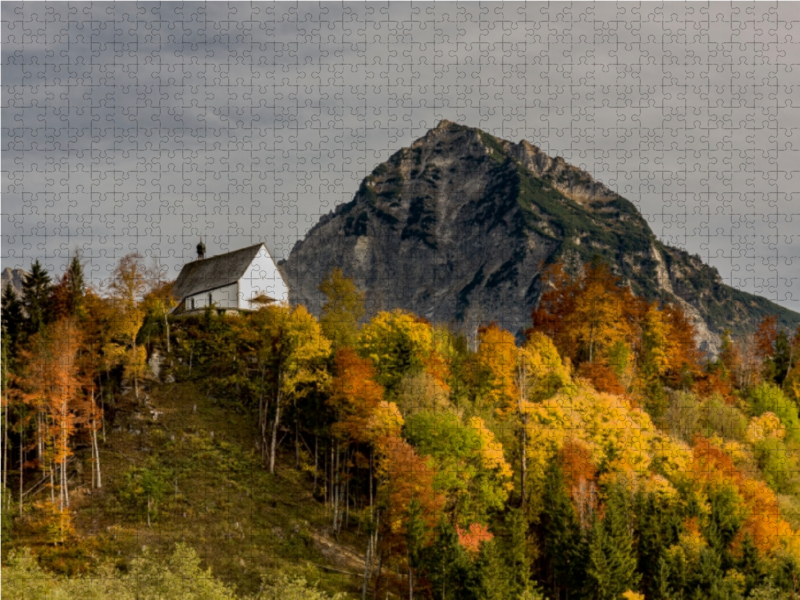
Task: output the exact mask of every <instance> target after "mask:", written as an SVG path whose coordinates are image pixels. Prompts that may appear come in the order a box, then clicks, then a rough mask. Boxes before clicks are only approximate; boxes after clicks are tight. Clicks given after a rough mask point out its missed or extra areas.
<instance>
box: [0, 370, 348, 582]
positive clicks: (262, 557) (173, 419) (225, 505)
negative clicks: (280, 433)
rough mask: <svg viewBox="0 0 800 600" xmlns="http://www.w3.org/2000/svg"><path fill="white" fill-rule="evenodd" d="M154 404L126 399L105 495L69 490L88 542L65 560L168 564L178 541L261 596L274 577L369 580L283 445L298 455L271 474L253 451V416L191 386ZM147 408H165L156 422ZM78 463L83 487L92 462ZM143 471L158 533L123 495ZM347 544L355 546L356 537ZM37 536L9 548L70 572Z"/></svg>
mask: <svg viewBox="0 0 800 600" xmlns="http://www.w3.org/2000/svg"><path fill="white" fill-rule="evenodd" d="M148 395H149V400H148V406H147V407H146V408H143V409H140V410H136V404H135V403H133V402H132V401H128V402H127V404H126V405H125V407H124V408H125V410H120V411H118V413H117V416H116V418H115V423H114V425H113V427H112V428H110V429H111V430H110V431H107V442H106V443H105V444H103V445H102V446H101V450H100V452H101V460H102V464H103V474H104V481H103V483H104V486H103V490H102V492H97V491H96V492H94V493H91V492H90V491H89V486H88V485H86V486H85V488H83V489H79V488H78V485H77V482H74V483H73V484H72V485H73V489H74V493H73V495H72V500H73V504H72V506H73V508H74V509H75V515H76V516H75V523H76V528H77V531H78V533H79V535H80V536H81V537H82V539H83V540H84V541H83V542H82V544H81V545H80V546H78V547H75V546H73V547H72V548H71V549H70V551H69V552H68V553H66V554H68V555H70V556H72V557H74V558H73V559H72V560H73V562H75V561H77V562H80V559H81V556H83V555H93V556H97V557H101V556H108V557H112V558H114V559H115V560H116V561H117V563H118V564H119V565H120V566H121V567H123V568H124V565H125V564H126V563H127V562H128V561H129V560H130V559H132V558H133V557H134V556H136V555H137V554H138V553H140V552H141V551H142V549H143V547H144V546H147V547H148V548H149V549H150V551H151V552H154V553H155V554H156V555H158V556H166V555H167V554H170V553H171V550H172V547H173V545H174V543H175V542H177V541H185V542H187V543H189V544H190V545H191V546H192V547H194V548H195V550H197V552H198V554H199V555H200V556H201V557H202V558H203V561H204V566H209V567H211V568H212V571H213V573H214V575H216V576H218V577H219V578H221V579H222V580H224V581H226V582H228V583H231V584H234V585H235V586H236V587H237V589H238V590H239V591H240V592H255V591H256V590H257V589H258V586H259V583H260V579H261V577H260V574H261V573H269V572H274V571H275V570H277V569H283V570H292V571H295V572H299V573H302V574H303V575H305V576H306V578H307V579H308V580H309V581H312V582H313V581H317V580H319V586H320V588H321V589H324V590H326V591H329V592H334V591H345V592H350V593H353V594H355V593H356V592H357V591H359V589H360V587H359V586H360V581H359V580H358V577H357V576H348V575H346V574H344V573H342V571H343V572H348V573H353V574H357V573H359V572H362V573H363V562H362V557H363V554H362V552H363V550H362V549H361V548H360V546H361V543H358V544H357V546H358V547H356V545H353V546H351V545H348V543H347V542H348V534H343V536H342V539H341V540H340V541H339V542H337V541H335V540H333V539H330V537H328V535H327V534H326V532H327V530H328V528H329V523H330V518H329V517H328V515H327V514H326V512H325V507H324V505H323V504H321V503H320V502H319V501H317V500H315V499H314V498H313V497H312V487H313V484H312V481H313V479H312V473H313V466H312V467H310V468H306V470H305V471H303V470H301V471H297V470H295V468H294V451H293V450H294V447H293V444H290V443H289V441H288V438H287V441H285V442H284V446H285V447H284V450H285V451H286V452H288V450H289V449H290V447H291V450H292V451H291V453H287V454H285V455H284V456H282V457H281V458H279V463H278V468H277V472H276V474H275V475H274V476H273V475H270V474H269V473H268V472H267V471H266V470H265V469H264V468H263V467H262V466H261V464H260V460H259V458H258V457H257V456H256V454H255V453H254V450H253V440H254V438H255V428H254V425H253V422H252V421H253V420H252V417H250V416H248V415H243V414H236V413H235V412H233V411H232V410H230V409H226V408H224V407H222V406H219V405H217V404H216V403H215V401H214V400H212V399H209V398H206V397H205V395H204V394H203V393H201V392H200V391H199V390H198V389H197V388H196V387H195V386H194V385H192V384H183V383H182V384H169V385H154V386H153V388H152V389H151V390H150V391H149V392H148ZM150 409H154V410H156V411H158V414H157V416H156V418H155V419H154V418H153V416H152V413H151V410H150ZM87 454H88V450H87ZM81 458H84V459H86V460H85V463H84V464H85V465H86V467H85V468H84V472H83V474H82V478H83V479H84V480H85V482H86V483H87V484H88V483H89V482H90V472H89V470H88V469H89V468H88V464H89V462H88V456H81ZM312 460H313V459H312ZM312 465H313V462H312ZM142 467H147V468H149V469H150V470H151V472H154V473H160V474H159V475H158V476H157V478H158V479H159V480H160V481H161V482H162V485H163V487H164V492H163V496H162V500H161V501H160V502H159V504H158V507H157V512H158V514H157V516H156V517H155V518H152V519H151V526H148V525H147V511H146V500H142V499H143V498H146V496H145V495H143V494H139V496H138V497H139V499H140V502H139V503H138V504H137V502H136V500H134V499H131V498H130V497H129V498H128V499H126V497H125V490H126V489H128V490H133V489H134V488H135V484H134V485H131V484H130V483H128V482H127V480H129V477H126V473H130V472H131V469H135V468H142ZM349 535H350V537H349V541H351V542H355V541H357V540H358V539H359V538H358V537H357V536H356V535H355V533H351V534H349ZM361 537H363V536H361ZM40 539H41V538H40V537H38V536H36V535H35V534H34V533H33V531H32V530H31V529H30V528H27V529H26V528H25V527H18V528H17V531H16V532H15V536H14V541H13V543H12V544H11V545H10V546H11V547H15V546H32V547H34V548H37V547H38V550H39V552H42V553H44V554H49V555H51V557H52V559H51V564H54V565H56V566H57V565H58V564H61V565H62V568H63V565H64V562H63V560H60V559H59V558H58V557H57V555H58V554H59V552H62V551H60V550H54V549H52V548H48V547H46V546H43V545H42V544H41V541H40ZM4 546H6V548H5V549H6V550H8V548H9V545H8V544H4ZM67 560H69V559H67ZM65 570H66V569H65Z"/></svg>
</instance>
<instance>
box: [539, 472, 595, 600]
mask: <svg viewBox="0 0 800 600" xmlns="http://www.w3.org/2000/svg"><path fill="white" fill-rule="evenodd" d="M543 500H544V506H543V512H542V537H543V542H544V546H545V557H544V558H545V564H544V569H543V571H544V572H543V574H542V575H543V579H544V580H545V581H548V582H549V583H550V586H551V588H552V590H553V595H554V598H555V599H556V600H558V599H559V598H561V597H571V596H572V595H573V592H578V591H580V590H581V588H582V587H583V584H584V577H585V571H586V564H587V562H586V561H587V546H586V539H585V538H584V536H583V533H582V532H581V528H580V523H579V522H578V517H577V515H576V514H575V508H574V507H573V505H572V501H571V500H570V498H569V496H568V495H567V489H566V486H565V484H564V474H563V472H562V470H561V467H560V466H559V464H558V462H557V461H552V462H551V464H550V465H549V467H548V470H547V474H546V478H545V485H544V498H543Z"/></svg>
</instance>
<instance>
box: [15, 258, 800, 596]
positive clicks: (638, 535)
mask: <svg viewBox="0 0 800 600" xmlns="http://www.w3.org/2000/svg"><path fill="white" fill-rule="evenodd" d="M542 286H543V291H542V294H541V299H540V301H539V303H538V305H537V308H535V309H534V310H533V311H532V312H531V313H530V319H529V328H528V329H527V331H526V332H525V336H524V340H520V339H518V338H515V335H514V334H513V333H512V332H510V331H507V330H505V329H503V327H502V326H501V324H499V323H497V322H490V323H483V324H482V325H481V327H480V328H479V330H478V334H477V337H476V339H474V340H468V339H467V338H466V337H465V336H464V335H463V334H460V333H457V332H455V331H452V330H451V329H449V328H448V326H446V325H442V324H440V323H431V322H430V321H428V320H427V319H425V318H424V317H421V316H419V315H415V314H412V313H410V312H407V311H404V310H400V309H396V310H392V311H383V312H377V314H375V315H374V316H373V317H372V318H370V319H369V320H367V321H366V322H365V323H363V324H362V322H363V316H364V314H365V306H364V294H363V293H362V292H360V291H359V290H358V288H357V287H356V286H355V284H354V283H353V281H352V280H350V279H347V278H345V277H344V276H343V274H342V272H341V271H340V270H338V269H334V270H332V271H330V272H329V273H328V275H327V277H326V278H325V279H324V281H323V282H322V284H321V285H320V293H321V294H322V295H323V297H324V299H325V301H324V303H323V304H322V306H321V309H320V317H319V319H318V318H316V317H315V316H313V315H312V314H311V313H310V312H309V311H308V310H307V309H306V308H305V307H304V306H302V305H297V306H286V305H279V304H265V305H264V306H263V307H262V308H260V309H259V310H257V311H254V312H252V313H248V314H241V315H237V316H230V315H224V314H222V311H219V312H218V311H216V310H215V309H213V308H209V309H208V310H207V311H206V312H205V314H204V315H202V316H199V317H197V316H195V317H174V316H171V315H169V311H170V309H171V307H172V306H173V305H174V299H173V298H172V297H171V295H170V285H169V283H168V282H165V281H163V278H161V277H160V276H159V273H158V270H157V269H155V268H147V267H146V265H145V263H144V261H143V259H141V258H140V257H138V256H137V255H129V256H126V257H125V258H123V259H122V260H121V261H120V263H119V264H118V266H117V269H116V272H115V273H114V277H113V280H112V281H111V282H110V284H109V286H108V287H107V288H106V289H104V290H102V293H100V292H99V291H97V290H87V289H86V286H85V285H84V282H83V275H82V268H81V264H80V261H79V260H77V259H76V260H75V261H73V263H72V265H71V266H70V268H69V270H68V271H67V272H66V273H65V275H64V276H63V277H61V278H60V279H58V280H57V281H51V278H50V276H49V275H48V274H47V273H46V272H45V271H44V269H43V268H42V267H41V265H39V264H38V263H35V264H34V265H32V267H31V270H30V274H29V275H28V276H27V277H26V281H25V283H24V286H23V292H22V298H21V300H20V299H18V298H17V296H16V295H15V294H13V293H12V292H11V291H7V292H6V293H4V295H3V320H2V323H3V371H2V384H3V387H2V394H3V395H2V402H3V409H4V410H3V422H2V432H3V444H2V456H3V472H2V486H3V487H2V503H3V504H2V508H3V511H2V515H3V519H2V534H3V542H4V543H3V567H2V573H3V590H4V593H5V594H6V595H8V597H9V598H62V597H63V598H69V597H82V598H83V597H86V598H108V597H115V598H116V597H119V598H157V597H181V598H281V599H283V600H294V599H297V600H303V599H312V598H329V597H332V596H334V595H335V594H341V595H342V596H341V597H349V598H362V599H364V598H375V599H378V598H380V599H384V598H409V599H413V598H418V599H437V600H439V599H441V600H444V599H445V598H453V599H455V598H458V599H467V600H471V599H474V600H494V599H514V600H517V599H522V598H524V599H535V598H549V599H551V600H561V599H568V598H590V599H598V600H606V599H609V600H610V599H620V598H626V599H627V600H634V599H636V598H648V599H650V598H653V599H693V598H712V599H723V598H724V599H737V598H741V599H744V598H754V599H755V598H759V599H766V598H773V599H783V598H787V599H788V598H794V597H796V596H797V594H798V593H800V581H798V575H800V537H799V536H800V531H798V529H799V528H800V477H798V469H799V468H800V464H798V461H800V455H798V451H799V450H800V421H799V420H798V402H800V360H798V357H799V356H800V331H791V330H785V329H781V328H780V326H779V324H778V320H777V319H776V318H774V317H770V316H767V317H766V318H764V319H762V320H761V321H760V322H759V323H755V324H754V325H753V328H752V329H753V330H754V333H752V334H750V335H743V336H740V337H737V338H736V339H732V338H731V336H730V335H729V334H728V333H724V334H723V336H722V345H721V348H720V352H719V355H718V357H717V358H715V359H714V360H710V359H709V358H708V356H707V355H704V354H702V353H701V352H700V351H699V350H698V348H697V346H696V336H695V334H696V332H695V330H694V325H693V321H692V319H691V318H690V317H689V316H688V315H687V314H685V312H684V309H683V307H682V306H681V305H680V304H670V303H663V302H659V301H657V300H653V299H652V298H650V299H647V298H646V297H644V296H636V295H635V294H634V292H633V291H632V290H631V287H630V286H625V285H622V282H621V281H620V280H618V279H617V278H616V277H615V276H614V274H613V270H612V268H611V266H610V265H609V264H608V263H606V262H604V261H603V260H602V259H601V258H599V257H596V258H594V259H593V260H591V261H589V262H586V263H585V264H583V265H581V268H580V269H570V268H566V267H565V266H564V265H563V264H562V263H561V262H555V263H553V264H552V265H551V266H549V267H548V268H547V269H546V270H545V271H544V272H543V274H542ZM207 569H210V570H211V571H210V573H209V572H208V571H207Z"/></svg>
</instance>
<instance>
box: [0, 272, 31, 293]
mask: <svg viewBox="0 0 800 600" xmlns="http://www.w3.org/2000/svg"><path fill="white" fill-rule="evenodd" d="M27 274H28V272H27V271H23V270H22V269H12V268H11V267H6V268H5V269H3V272H2V274H0V292H2V291H4V290H5V289H6V285H8V284H9V283H10V284H11V289H13V290H14V292H16V294H17V297H18V298H22V282H23V281H24V279H25V276H26V275H27Z"/></svg>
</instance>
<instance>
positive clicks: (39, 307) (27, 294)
mask: <svg viewBox="0 0 800 600" xmlns="http://www.w3.org/2000/svg"><path fill="white" fill-rule="evenodd" d="M52 287H53V285H52V282H51V279H50V275H49V274H48V273H47V271H45V269H44V267H42V265H41V263H40V262H39V260H38V259H37V260H35V261H34V262H33V264H32V265H31V272H30V273H28V274H27V275H26V276H25V278H24V279H23V281H22V306H23V308H24V309H25V311H26V312H27V313H28V327H27V329H28V333H36V332H37V331H39V330H41V329H42V328H43V327H44V326H45V325H46V324H47V323H48V322H49V320H50V315H49V310H50V292H51V290H52Z"/></svg>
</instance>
